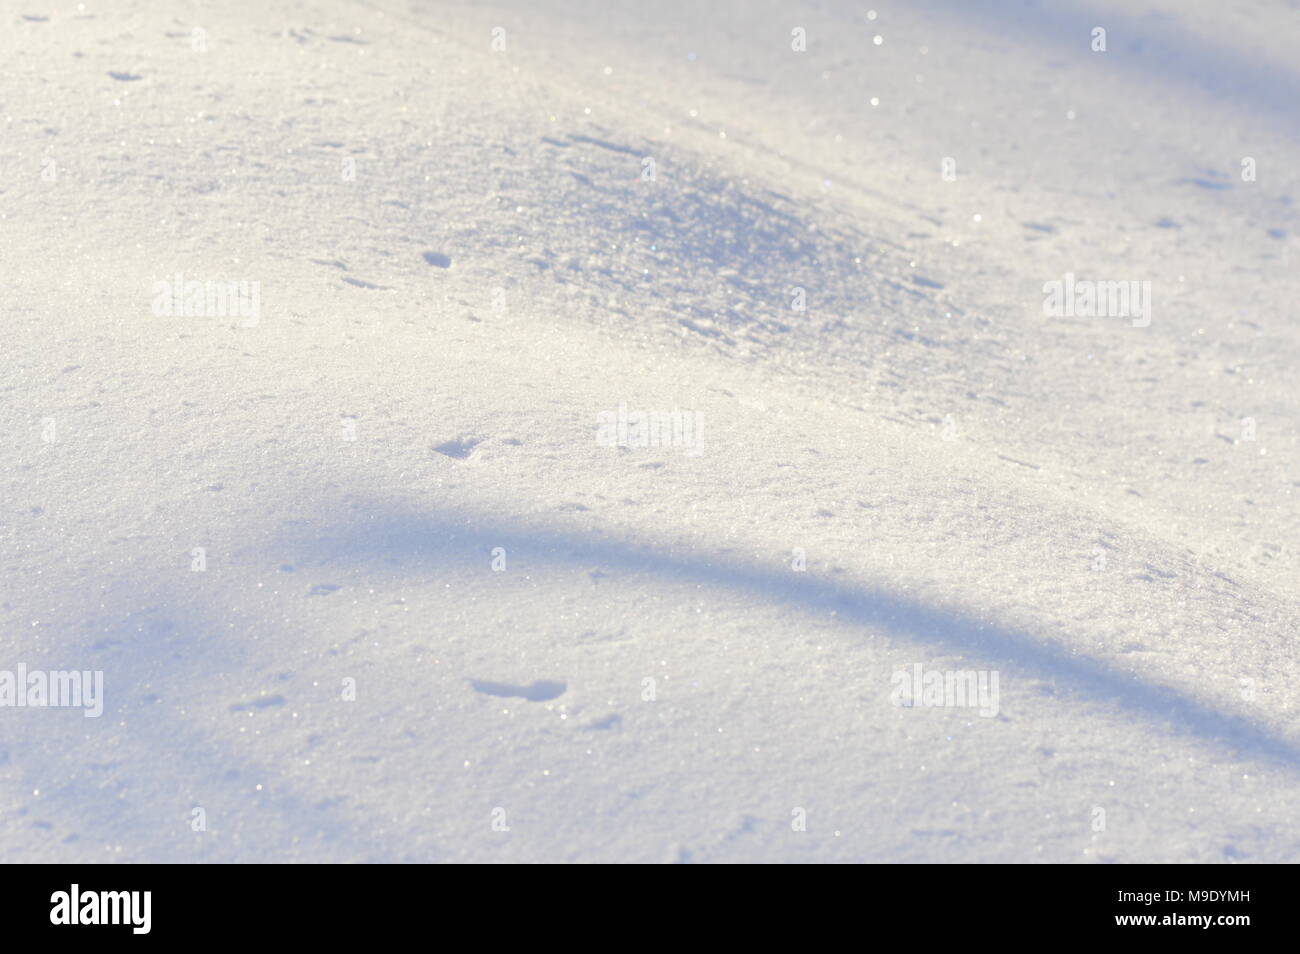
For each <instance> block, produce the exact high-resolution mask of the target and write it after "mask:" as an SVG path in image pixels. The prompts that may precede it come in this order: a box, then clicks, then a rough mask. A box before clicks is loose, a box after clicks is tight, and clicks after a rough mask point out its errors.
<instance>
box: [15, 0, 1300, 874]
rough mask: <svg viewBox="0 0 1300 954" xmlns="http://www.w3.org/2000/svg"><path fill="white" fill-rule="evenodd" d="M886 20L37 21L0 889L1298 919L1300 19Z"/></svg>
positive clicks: (324, 12) (508, 16)
mask: <svg viewBox="0 0 1300 954" xmlns="http://www.w3.org/2000/svg"><path fill="white" fill-rule="evenodd" d="M871 7H872V9H874V11H875V14H876V15H875V16H874V17H868V15H867V9H868V7H867V6H859V5H854V4H822V3H815V2H811V0H809V2H803V3H800V2H793V0H783V2H779V3H778V2H774V0H715V2H710V3H695V2H684V0H664V2H659V3H642V2H639V0H638V2H632V0H605V2H596V0H527V2H525V0H514V2H497V3H477V2H476V3H473V4H471V3H456V2H447V3H443V2H438V3H434V2H419V0H365V2H347V0H302V2H301V3H297V4H294V5H279V4H268V3H251V2H247V0H229V2H222V3H203V4H192V5H185V6H183V7H178V6H177V5H174V4H167V3H162V2H152V0H151V2H143V0H118V2H114V3H111V4H110V3H100V2H92V0H86V2H84V3H81V4H71V3H59V4H57V5H55V4H48V3H44V2H43V0H33V3H32V4H29V5H28V6H27V7H24V8H23V9H22V10H21V11H16V12H15V11H14V10H12V9H11V10H9V11H6V12H5V13H4V14H3V15H0V22H3V23H4V29H3V30H0V123H2V124H3V126H0V248H2V249H3V257H2V259H0V261H2V263H3V269H2V270H0V294H2V299H0V315H3V330H4V338H3V342H2V345H0V347H2V348H3V362H2V363H0V479H3V487H2V491H3V492H2V497H3V501H4V504H3V509H2V510H0V513H3V515H4V516H3V520H2V521H0V672H4V671H14V670H16V668H17V667H18V666H19V665H20V664H21V665H23V666H25V667H26V668H27V669H28V670H39V671H44V672H59V671H68V670H77V671H89V672H94V671H102V672H103V674H104V676H103V678H104V711H103V715H102V716H101V717H99V718H86V717H85V715H84V713H83V712H80V711H76V709H73V708H51V707H35V706H26V707H17V706H12V705H8V706H3V707H0V860H3V861H5V862H34V861H60V862H96V861H127V862H137V861H164V862H192V861H203V862H252V861H259V862H277V861H328V862H343V861H453V862H469V861H486V862H503V861H509V862H565V861H607V862H659V861H674V862H676V861H687V862H769V861H791V862H799V861H805V862H813V861H820V862H825V861H888V862H895V861H920V862H994V861H1001V862H1027V861H1047V862H1083V863H1090V862H1288V861H1290V862H1294V861H1297V860H1300V825H1298V823H1300V798H1298V797H1297V796H1300V730H1298V729H1297V725H1296V717H1297V711H1298V706H1300V661H1298V660H1297V653H1296V651H1295V647H1296V635H1297V631H1298V629H1297V622H1298V621H1300V602H1297V597H1296V585H1295V584H1296V580H1297V573H1298V572H1300V550H1298V547H1300V536H1298V531H1300V508H1297V506H1296V497H1297V491H1296V488H1297V487H1300V467H1298V466H1297V464H1298V463H1300V447H1298V445H1297V430H1296V426H1297V422H1298V421H1300V388H1298V387H1297V377H1296V368H1297V366H1298V364H1300V334H1298V333H1297V324H1296V318H1295V308H1294V305H1295V302H1296V300H1297V298H1300V277H1298V276H1300V269H1298V268H1297V264H1298V263H1300V248H1298V243H1300V239H1298V238H1297V236H1300V214H1298V211H1297V207H1296V201H1297V197H1298V196H1300V161H1298V160H1300V144H1298V142H1297V137H1298V136H1300V111H1298V110H1297V107H1296V104H1297V103H1298V102H1300V68H1298V67H1297V66H1296V59H1297V54H1298V53H1300V20H1298V19H1297V13H1296V10H1295V8H1294V4H1288V3H1285V2H1280V0H1279V2H1272V0H1268V2H1266V0H1239V2H1237V3H1234V4H1232V5H1230V8H1228V9H1225V8H1224V7H1223V5H1221V4H1212V3H1207V2H1199V0H1198V2H1188V0H1178V2H1175V0H1143V2H1141V3H1137V4H1134V3H1132V2H1126V3H1121V2H1119V0H1106V2H1102V0H1088V2H1086V3H1083V2H1080V3H1064V2H1062V3H1044V4H1037V5H1032V6H1027V5H1025V4H1022V3H1019V2H1012V0H1005V2H978V3H974V2H959V0H930V2H926V3H908V4H901V3H899V4H885V3H875V4H872V5H871ZM1094 27H1103V28H1105V29H1106V31H1107V33H1106V41H1107V48H1106V51H1105V52H1093V51H1092V50H1091V49H1090V44H1091V43H1092V39H1091V35H1092V30H1093V28H1094ZM796 28H798V29H801V30H803V31H804V35H805V37H806V50H805V51H803V52H796V51H795V50H793V49H792V36H793V34H792V31H793V30H795V29H796ZM196 31H199V32H196ZM877 36H879V37H882V38H883V39H882V41H881V42H879V43H877V42H875V41H874V39H873V38H875V37H877ZM494 45H495V46H496V47H501V46H504V48H503V49H494ZM117 77H126V78H117ZM947 158H951V159H953V160H954V164H953V165H950V166H947V167H945V165H944V160H945V159H947ZM1246 159H1250V160H1252V165H1253V168H1254V170H1255V178H1254V179H1253V180H1250V179H1246V178H1243V170H1244V169H1245V168H1246V166H1245V165H1244V164H1243V161H1244V160H1246ZM646 160H651V162H649V163H647V161H646ZM945 169H949V170H955V175H951V176H948V177H945V175H944V172H945ZM178 274H180V275H183V276H184V281H198V282H214V283H230V282H244V283H246V286H245V287H246V288H251V287H252V286H251V285H248V284H247V283H258V284H257V286H256V287H257V289H258V292H259V295H260V299H259V303H258V308H257V314H256V315H255V316H253V315H249V314H244V315H240V314H227V315H225V316H196V315H191V316H185V315H178V314H171V315H167V314H156V313H155V311H156V310H157V309H156V308H155V307H154V305H155V301H156V299H157V298H158V296H159V292H158V290H157V289H156V287H155V283H158V282H172V281H173V280H174V277H175V276H176V275H178ZM1067 274H1070V275H1073V276H1076V277H1077V278H1078V279H1079V280H1087V281H1100V282H1111V281H1114V282H1121V281H1122V282H1130V281H1133V282H1150V283H1151V285H1150V287H1151V289H1152V310H1151V321H1150V324H1149V325H1148V326H1145V327H1143V326H1141V325H1140V323H1137V324H1135V323H1134V321H1132V320H1130V318H1129V317H1086V316H1068V315H1067V316H1064V317H1049V316H1046V315H1044V311H1043V301H1044V297H1045V295H1044V289H1043V286H1044V285H1045V283H1048V282H1052V281H1056V280H1062V279H1064V278H1065V276H1066V275H1067ZM163 297H164V298H166V297H168V296H167V295H164V296H163ZM796 299H798V300H800V303H801V304H802V306H803V307H802V310H800V309H796V308H795V307H793V304H794V303H795V302H796ZM245 303H246V304H247V300H246V302H245ZM638 412H642V413H646V414H649V415H652V416H653V418H654V420H655V423H656V424H658V423H660V422H661V421H662V423H663V424H664V425H665V427H666V430H665V431H664V435H665V436H666V438H668V439H667V444H668V445H669V446H611V441H610V440H607V439H598V430H599V428H600V426H601V422H602V421H604V422H610V421H613V422H617V421H618V420H620V415H621V419H622V420H623V421H624V431H623V433H622V435H621V437H616V439H615V441H614V442H613V443H614V444H618V443H619V442H620V441H621V443H623V444H624V445H627V444H636V443H637V440H636V432H635V424H633V425H632V430H631V431H630V432H629V430H628V426H627V422H628V420H629V415H630V416H631V419H632V420H635V419H636V415H637V414H638ZM674 413H676V415H677V416H676V419H675V420H674V418H673V415H674ZM674 425H675V426H676V427H677V428H678V430H677V432H676V436H675V438H674V432H673V430H672V428H673V426H674ZM683 428H685V430H683ZM615 433H617V427H616V428H615ZM606 436H608V435H606ZM195 567H198V568H199V569H195ZM799 567H801V568H799ZM916 666H920V667H922V670H923V671H935V672H939V673H953V672H967V671H971V672H977V673H981V674H984V675H989V674H996V676H997V686H998V693H999V694H998V697H997V700H996V701H997V704H996V714H994V713H993V712H987V713H986V714H981V709H980V708H979V707H978V706H969V705H968V706H930V705H916V706H900V705H897V704H895V703H896V701H897V698H896V687H897V685H898V680H899V678H905V677H907V676H909V675H910V674H911V673H913V672H915V667H916ZM897 674H903V675H902V676H899V675H897ZM2 688H3V687H2V686H0V689H2ZM200 810H201V811H200Z"/></svg>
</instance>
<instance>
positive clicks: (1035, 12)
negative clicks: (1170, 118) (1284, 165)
mask: <svg viewBox="0 0 1300 954" xmlns="http://www.w3.org/2000/svg"><path fill="white" fill-rule="evenodd" d="M916 12H918V13H923V14H932V15H937V16H942V17H943V18H945V19H961V20H964V21H966V22H970V23H974V24H977V25H978V26H979V27H981V28H983V29H984V30H985V31H987V32H989V33H994V34H997V35H998V36H1005V37H1009V38H1011V39H1014V40H1015V41H1016V42H1017V43H1019V44H1021V45H1027V44H1033V45H1034V46H1036V47H1038V48H1039V49H1042V50H1043V51H1044V54H1045V55H1046V54H1047V53H1049V52H1050V54H1051V55H1052V56H1054V57H1059V56H1061V55H1062V54H1065V55H1070V54H1074V55H1075V57H1076V58H1077V59H1078V60H1084V59H1089V58H1090V59H1091V60H1094V61H1098V62H1100V63H1101V65H1102V66H1103V67H1105V68H1106V69H1111V68H1114V69H1119V70H1124V71H1127V72H1130V73H1135V74H1138V76H1139V78H1141V79H1154V80H1159V81H1163V82H1166V83H1170V84H1176V85H1180V86H1183V87H1186V88H1189V89H1190V90H1191V91H1193V92H1195V93H1197V94H1208V95H1210V96H1212V97H1214V98H1216V99H1218V100H1220V101H1221V102H1223V103H1225V104H1227V105H1232V106H1236V107H1242V108H1247V109H1251V110H1254V111H1255V112H1258V113H1261V114H1264V115H1266V116H1268V117H1269V119H1270V120H1271V121H1272V122H1274V123H1276V124H1278V125H1279V126H1281V127H1285V128H1286V130H1287V131H1288V132H1289V133H1290V134H1291V135H1293V136H1294V135H1297V134H1300V112H1298V111H1297V110H1296V107H1295V104H1296V103H1297V102H1300V75H1298V74H1296V73H1295V72H1293V71H1291V70H1287V69H1284V68H1282V67H1280V66H1276V65H1273V64H1272V63H1269V62H1267V61H1265V60H1262V59H1260V58H1259V57H1258V56H1253V55H1251V53H1249V52H1244V51H1240V50H1236V49H1233V48H1232V47H1229V46H1225V45H1223V44H1219V43H1214V42H1212V41H1211V40H1209V39H1207V38H1205V37H1203V36H1200V35H1198V34H1196V33H1193V32H1192V31H1190V30H1188V29H1187V28H1186V27H1184V26H1183V25H1182V23H1181V21H1180V20H1179V19H1177V18H1176V17H1170V16H1166V15H1165V14H1161V13H1147V14H1144V15H1134V14H1131V13H1127V12H1126V13H1119V14H1117V13H1115V12H1114V11H1111V10H1093V9H1091V8H1090V7H1088V6H1084V5H1079V4H1073V3H1057V2H1053V0H926V2H925V3H923V4H922V5H920V7H918V8H917V11H916ZM1094 27H1102V28H1104V29H1105V30H1106V41H1107V49H1106V52H1104V53H1093V52H1092V51H1091V47H1090V43H1091V39H1092V30H1093V28H1094ZM1103 58H1104V59H1103ZM1019 79H1020V77H1019V76H1016V77H1009V80H1010V81H1012V82H1016V81H1019Z"/></svg>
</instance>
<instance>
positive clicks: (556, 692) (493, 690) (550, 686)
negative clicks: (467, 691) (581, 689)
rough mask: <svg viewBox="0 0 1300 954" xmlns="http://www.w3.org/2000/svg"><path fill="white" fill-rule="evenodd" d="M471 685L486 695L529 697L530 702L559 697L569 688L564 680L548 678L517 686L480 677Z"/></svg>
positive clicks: (472, 681) (472, 680)
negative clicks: (554, 680) (488, 680)
mask: <svg viewBox="0 0 1300 954" xmlns="http://www.w3.org/2000/svg"><path fill="white" fill-rule="evenodd" d="M470 685H471V686H473V687H474V691H475V692H481V693H483V695H485V696H500V697H502V698H506V699H527V700H528V701H529V702H546V701H547V700H548V699H557V698H559V697H560V696H562V695H564V692H565V690H566V689H568V688H569V687H568V686H566V685H565V684H564V683H562V682H553V681H551V680H548V679H539V680H538V681H537V682H534V683H530V684H529V685H527V686H516V685H512V684H511V683H508V682H484V681H482V680H480V679H471V680H470Z"/></svg>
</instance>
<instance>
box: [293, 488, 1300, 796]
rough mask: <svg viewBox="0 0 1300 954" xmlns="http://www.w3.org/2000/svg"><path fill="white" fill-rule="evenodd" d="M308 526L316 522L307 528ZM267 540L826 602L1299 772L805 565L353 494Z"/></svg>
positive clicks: (1219, 719)
mask: <svg viewBox="0 0 1300 954" xmlns="http://www.w3.org/2000/svg"><path fill="white" fill-rule="evenodd" d="M317 530H319V531H320V532H319V533H316V532H314V531H317ZM278 546H280V547H283V550H282V551H281V552H280V553H279V554H277V556H276V558H277V559H280V558H285V559H291V558H296V559H299V560H305V561H308V562H309V563H317V564H318V565H320V566H323V567H324V566H329V567H334V568H344V567H352V568H357V567H360V568H365V567H373V568H374V569H375V570H377V571H379V572H381V573H389V574H397V575H398V576H401V577H403V578H407V577H409V575H410V574H411V573H412V571H415V572H417V573H425V572H435V573H436V572H437V571H438V570H439V568H446V569H448V570H451V569H455V570H456V571H457V572H463V570H464V569H465V568H466V567H478V566H481V567H483V570H484V572H490V569H489V564H490V561H491V559H492V551H493V548H495V547H504V548H505V550H506V552H507V553H508V554H509V558H510V568H511V571H512V572H524V571H526V570H527V569H529V568H532V569H533V570H534V571H536V570H538V569H541V568H543V567H545V566H547V565H550V566H554V565H556V564H560V565H563V564H572V565H575V567H581V568H582V569H583V570H585V571H590V570H591V569H592V568H593V567H599V568H601V569H603V570H612V571H625V572H637V573H647V574H652V575H655V576H658V577H661V578H664V579H667V580H672V581H674V582H678V583H682V582H685V583H696V584H708V585H714V586H721V587H725V588H728V589H730V590H733V591H739V592H743V593H746V594H749V595H752V596H753V597H754V598H755V599H757V600H761V601H768V602H782V603H785V604H787V605H795V606H798V607H799V608H801V609H802V610H804V611H807V612H813V613H816V612H834V613H835V614H836V615H837V617H838V618H839V619H841V620H848V621H850V622H854V623H858V624H862V625H871V626H874V627H878V628H880V629H883V630H885V631H887V632H889V633H891V634H892V635H895V636H897V637H900V638H903V639H907V640H911V641H913V642H917V643H923V644H928V645H930V646H933V647H935V648H936V649H940V650H943V651H945V652H951V653H961V654H971V655H976V656H980V657H983V658H984V659H985V660H987V661H988V662H989V663H990V664H993V668H1002V669H1007V670H1012V671H1014V670H1015V669H1017V668H1018V669H1021V670H1024V671H1026V672H1027V674H1030V675H1032V676H1033V677H1034V678H1039V679H1044V680H1048V681H1051V682H1055V683H1058V684H1059V685H1060V687H1061V688H1062V689H1063V690H1066V691H1070V692H1075V693H1080V694H1083V695H1086V696H1088V697H1090V698H1091V699H1092V700H1100V701H1108V702H1111V703H1113V704H1115V705H1117V706H1119V707H1121V708H1122V709H1125V710H1128V711H1130V712H1132V713H1134V714H1135V715H1138V716H1140V717H1141V718H1143V719H1147V720H1151V721H1154V722H1159V723H1163V724H1164V727H1165V728H1166V729H1167V730H1168V731H1170V732H1171V733H1172V734H1174V735H1178V734H1186V733H1190V734H1192V735H1195V736H1197V737H1199V738H1201V739H1203V740H1206V741H1210V742H1214V743H1217V744H1221V745H1230V746H1236V747H1238V748H1239V749H1240V750H1241V752H1240V753H1239V754H1241V755H1242V756H1252V755H1253V756H1258V757H1264V758H1267V759H1270V760H1273V761H1275V762H1277V763H1280V764H1281V765H1282V766H1283V767H1285V768H1287V769H1288V770H1290V771H1297V770H1300V744H1297V742H1296V741H1295V740H1293V739H1290V738H1288V737H1286V736H1284V735H1282V734H1279V733H1277V732H1275V731H1274V730H1272V729H1270V728H1268V727H1266V726H1262V725H1260V724H1258V723H1256V722H1254V721H1252V720H1251V719H1249V718H1247V717H1245V716H1243V715H1240V714H1237V713H1234V712H1231V711H1227V710H1225V709H1222V708H1219V707H1217V706H1215V705H1213V704H1211V703H1208V702H1205V701H1202V700H1200V699H1197V698H1195V697H1193V696H1191V695H1188V694H1187V693H1185V692H1183V691H1180V690H1178V689H1173V688H1170V687H1168V686H1162V685H1159V684H1155V683H1151V682H1148V681H1145V680H1143V679H1141V678H1139V677H1137V676H1135V675H1133V674H1132V673H1128V672H1125V671H1123V670H1121V669H1118V668H1116V667H1115V666H1112V665H1108V664H1107V663H1104V662H1101V661H1099V660H1096V659H1092V658H1089V657H1087V656H1081V655H1077V654H1076V653H1075V652H1074V651H1073V650H1072V649H1071V648H1070V645H1069V642H1068V640H1067V639H1064V638H1057V639H1049V638H1044V637H1043V636H1041V635H1034V634H1032V633H1030V632H1027V631H1024V630H1020V629H1017V628H1014V627H1010V626H1004V625H1000V624H998V623H997V622H995V621H992V620H985V619H980V618H979V617H977V616H975V615H972V614H971V613H968V612H963V611H959V610H956V609H949V608H943V607H938V606H930V605H926V604H925V603H922V602H920V601H918V600H915V599H912V598H910V597H908V596H905V595H901V594H898V593H893V592H889V591H887V590H885V589H882V588H879V587H870V586H858V585H851V584H840V583H835V582H832V581H829V580H824V579H818V578H816V577H815V576H813V575H812V574H811V573H800V574H795V573H793V572H792V571H789V570H784V569H773V568H771V567H765V566H760V565H757V564H753V563H746V562H743V561H741V560H737V559H722V558H713V557H709V556H700V555H696V554H691V553H687V554H682V553H674V552H665V551H664V550H662V549H657V548H654V547H651V546H646V545H639V544H637V543H635V542H629V541H626V540H615V539H601V538H595V537H591V536H583V535H580V534H577V533H572V532H567V531H563V530H555V529H546V530H542V531H534V530H531V529H525V530H521V529H511V528H510V527H509V526H507V525H505V524H504V523H503V522H501V521H499V520H495V521H494V520H490V519H482V520H480V519H477V518H472V517H460V518H455V517H451V516H440V515H431V514H425V513H417V512H402V511H400V510H395V509H391V508H386V507H384V506H382V505H376V506H374V507H368V506H367V505H366V504H364V503H361V504H358V503H357V502H356V499H355V498H354V499H353V502H352V505H351V506H350V507H349V508H348V515H347V516H341V517H340V519H339V520H338V522H337V523H335V524H334V525H332V526H326V527H315V526H312V525H311V524H310V522H309V523H308V524H307V525H306V526H304V525H303V524H302V523H299V524H298V525H297V526H296V527H295V532H294V533H293V534H291V535H285V536H282V537H281V539H280V540H279V541H278ZM290 554H293V555H294V557H290Z"/></svg>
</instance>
